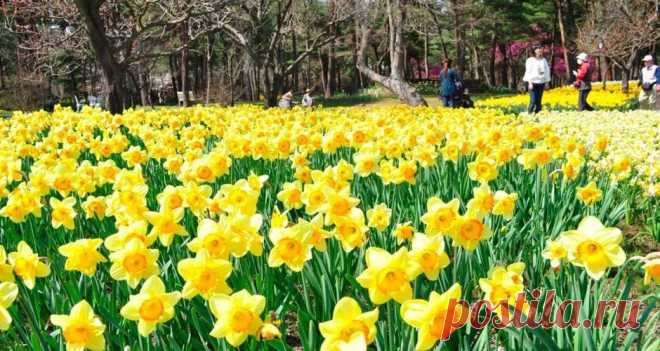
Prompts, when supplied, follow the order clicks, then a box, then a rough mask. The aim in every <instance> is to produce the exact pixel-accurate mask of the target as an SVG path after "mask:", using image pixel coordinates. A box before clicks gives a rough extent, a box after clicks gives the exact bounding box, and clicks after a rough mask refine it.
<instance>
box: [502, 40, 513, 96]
mask: <svg viewBox="0 0 660 351" xmlns="http://www.w3.org/2000/svg"><path fill="white" fill-rule="evenodd" d="M506 46H507V45H506V44H504V43H500V44H499V48H500V52H501V53H502V63H501V64H500V78H501V79H502V86H505V87H507V88H511V85H510V84H509V80H508V79H507V78H508V69H507V68H508V67H507V66H508V65H509V62H508V58H507V55H506Z"/></svg>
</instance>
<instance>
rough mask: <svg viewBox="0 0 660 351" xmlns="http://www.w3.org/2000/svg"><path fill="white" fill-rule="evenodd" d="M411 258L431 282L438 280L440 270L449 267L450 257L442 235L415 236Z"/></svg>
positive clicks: (418, 234)
mask: <svg viewBox="0 0 660 351" xmlns="http://www.w3.org/2000/svg"><path fill="white" fill-rule="evenodd" d="M410 257H411V258H412V260H413V261H415V262H416V263H417V265H418V266H419V267H420V269H421V271H422V273H424V275H425V276H426V278H427V279H429V280H436V279H438V275H439V274H440V270H441V269H443V268H445V267H447V266H448V265H449V256H447V253H446V252H445V241H444V239H443V237H442V236H440V235H435V236H427V235H424V234H420V233H417V234H415V237H414V238H413V240H412V251H410Z"/></svg>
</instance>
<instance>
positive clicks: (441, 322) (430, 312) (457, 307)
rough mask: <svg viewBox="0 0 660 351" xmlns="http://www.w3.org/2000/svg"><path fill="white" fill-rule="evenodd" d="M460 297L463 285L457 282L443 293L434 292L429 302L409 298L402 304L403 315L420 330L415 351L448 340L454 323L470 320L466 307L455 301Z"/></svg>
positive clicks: (404, 318) (405, 319) (427, 348)
mask: <svg viewBox="0 0 660 351" xmlns="http://www.w3.org/2000/svg"><path fill="white" fill-rule="evenodd" d="M460 298H461V285H460V284H458V283H454V285H452V286H451V287H450V288H449V289H448V290H447V291H445V292H444V293H442V294H438V293H437V292H435V291H432V292H431V295H430V296H429V300H428V301H427V300H408V301H405V302H404V303H403V304H402V305H401V317H402V318H403V320H404V321H405V322H406V323H407V324H409V325H410V326H412V327H413V328H415V329H417V331H418V333H417V344H416V345H415V349H416V350H420V351H421V350H429V349H431V348H433V346H435V344H436V343H437V342H438V341H444V340H447V339H449V336H450V335H451V334H452V333H453V332H454V331H455V330H456V327H455V326H454V325H456V324H458V322H459V321H461V320H466V319H467V314H468V309H467V307H465V306H463V305H461V304H458V303H456V302H457V301H458V300H459V299H460ZM451 301H454V303H452V302H451Z"/></svg>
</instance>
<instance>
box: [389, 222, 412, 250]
mask: <svg viewBox="0 0 660 351" xmlns="http://www.w3.org/2000/svg"><path fill="white" fill-rule="evenodd" d="M414 234H415V227H413V226H412V224H411V222H405V223H399V224H397V225H396V227H394V230H393V231H392V235H394V237H396V243H397V245H401V244H402V243H403V242H404V241H406V240H410V239H412V238H413V235H414Z"/></svg>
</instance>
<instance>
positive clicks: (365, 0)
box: [356, 0, 427, 106]
mask: <svg viewBox="0 0 660 351" xmlns="http://www.w3.org/2000/svg"><path fill="white" fill-rule="evenodd" d="M406 3H407V1H406V0H387V4H386V5H387V6H386V14H387V19H388V23H389V28H390V31H389V32H390V35H389V56H390V75H389V76H384V75H381V74H378V73H377V72H375V71H374V70H373V69H372V68H369V67H368V66H367V64H366V50H367V47H368V46H369V37H370V35H371V32H372V23H373V19H371V18H370V16H369V13H370V12H372V11H374V8H375V7H376V5H375V4H374V2H373V1H370V0H359V1H356V7H357V8H358V9H357V11H356V26H357V27H358V29H359V30H358V32H359V33H360V46H359V49H358V61H357V67H358V69H359V70H360V72H362V73H363V74H364V75H366V76H367V77H369V79H371V80H373V81H375V82H378V83H380V84H382V85H383V86H384V87H386V88H387V89H389V90H390V91H392V93H394V94H395V95H397V96H398V97H399V99H401V101H403V102H405V103H407V104H409V105H412V106H420V105H423V106H426V105H427V103H426V100H424V98H423V97H422V96H421V95H420V94H419V93H417V90H416V89H415V88H414V87H413V86H412V85H410V84H408V83H407V82H406V81H405V77H404V62H403V60H404V57H403V50H404V48H405V44H404V41H405V38H404V34H403V26H404V22H405V18H406Z"/></svg>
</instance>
